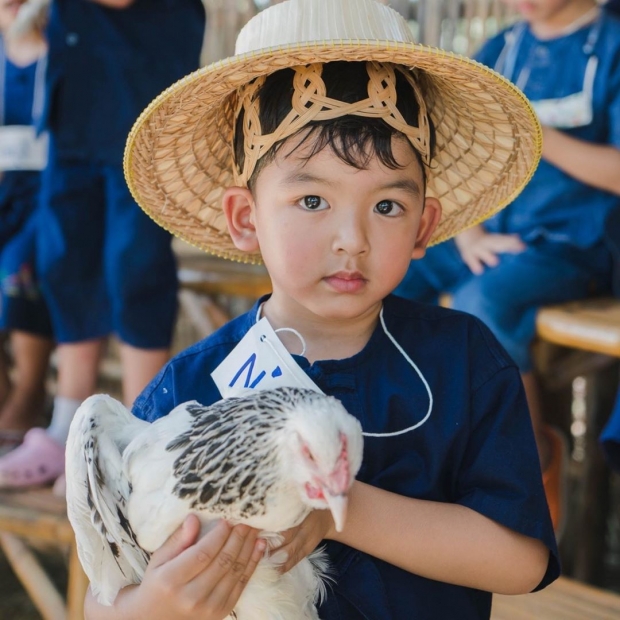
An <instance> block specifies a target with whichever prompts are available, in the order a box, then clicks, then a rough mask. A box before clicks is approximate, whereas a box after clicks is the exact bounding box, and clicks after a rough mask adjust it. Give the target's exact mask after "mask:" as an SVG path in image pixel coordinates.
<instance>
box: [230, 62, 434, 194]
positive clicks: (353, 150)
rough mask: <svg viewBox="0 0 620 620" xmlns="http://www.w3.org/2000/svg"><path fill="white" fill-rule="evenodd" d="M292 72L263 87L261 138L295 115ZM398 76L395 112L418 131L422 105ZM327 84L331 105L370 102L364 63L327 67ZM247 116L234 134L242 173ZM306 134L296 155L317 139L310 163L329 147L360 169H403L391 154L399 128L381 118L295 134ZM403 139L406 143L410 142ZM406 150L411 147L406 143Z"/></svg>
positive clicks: (326, 123)
mask: <svg viewBox="0 0 620 620" xmlns="http://www.w3.org/2000/svg"><path fill="white" fill-rule="evenodd" d="M294 75H295V72H294V70H293V69H281V70H280V71H276V72H275V73H272V74H271V75H269V76H267V78H266V80H265V83H264V84H263V86H262V87H261V89H260V91H259V92H258V101H259V107H260V112H259V120H260V126H261V131H262V133H263V134H270V133H273V132H274V131H276V129H277V128H278V127H279V126H280V123H282V121H283V120H284V119H285V118H286V116H287V115H288V114H289V112H290V111H291V109H292V99H293V93H294V87H293V77H294ZM395 76H396V94H397V100H396V101H397V103H396V107H397V108H398V110H399V112H400V113H401V114H402V116H403V118H404V119H405V121H406V122H407V124H408V125H410V126H414V127H415V126H417V122H418V118H419V111H420V110H419V105H418V102H417V100H416V96H415V93H414V91H413V89H412V87H411V85H410V84H409V82H408V81H407V79H406V78H405V76H404V75H402V74H401V73H400V71H396V72H395ZM322 78H323V81H324V82H325V86H326V88H327V92H326V95H327V97H329V98H331V99H337V100H339V101H343V102H345V103H355V102H357V101H361V100H363V99H365V98H366V97H368V79H369V77H368V72H367V69H366V63H365V62H347V61H335V62H329V63H325V64H324V65H323V73H322ZM243 118H244V111H243V109H242V110H241V112H240V114H239V116H238V118H237V120H236V128H235V134H234V135H235V138H234V145H233V148H234V156H235V162H236V164H237V166H238V167H239V168H243V163H244V160H245V150H244V132H243ZM428 123H429V134H430V155H431V158H432V155H433V151H434V149H435V128H434V126H433V123H432V121H431V119H430V117H429V119H428ZM303 132H305V135H304V136H303V138H302V140H301V142H300V143H299V145H297V146H296V148H295V150H297V149H298V148H299V147H301V146H302V145H303V144H305V143H306V142H307V141H308V140H309V139H311V138H312V139H314V144H313V145H312V148H311V150H310V152H309V154H308V155H307V156H306V157H307V159H310V158H311V157H313V156H314V155H316V154H317V153H319V152H320V151H322V150H323V149H324V148H326V147H329V148H331V149H332V151H333V152H334V153H335V155H336V156H337V157H338V158H339V159H341V160H342V161H343V162H345V163H346V164H348V165H349V166H352V167H354V168H357V169H359V170H363V169H365V168H366V167H367V166H368V164H369V163H370V160H371V158H372V157H373V156H377V157H378V158H379V161H380V162H381V163H382V164H383V165H385V166H386V167H388V168H391V169H396V168H400V167H401V165H400V164H399V163H398V162H397V161H396V159H395V157H394V154H393V151H392V137H393V136H394V135H396V134H399V133H400V132H398V131H397V130H396V129H395V128H393V127H391V126H390V125H388V124H387V123H386V122H385V121H384V120H383V119H381V118H368V117H360V116H353V115H346V116H340V117H337V118H334V119H330V120H319V121H317V120H314V121H310V123H308V125H306V126H305V127H303V128H302V129H300V130H299V131H298V132H297V133H298V134H301V133H303ZM402 135H403V138H404V139H406V137H405V136H404V134H402ZM284 142H286V140H282V141H280V142H277V143H276V144H275V145H274V146H273V148H271V149H270V150H269V151H268V152H267V153H266V154H265V155H264V156H263V157H262V158H261V159H259V160H258V162H257V164H256V167H255V168H254V171H253V172H252V175H251V176H250V178H249V179H248V187H249V188H250V189H252V188H253V187H254V184H255V183H256V179H257V178H258V175H259V174H260V171H261V170H262V169H263V168H264V167H265V166H266V165H267V164H269V163H270V162H271V161H273V159H274V158H275V156H276V153H277V152H278V150H279V148H280V147H281V146H282V145H283V144H284ZM407 143H408V144H411V143H410V142H409V141H407ZM411 149H412V151H413V152H414V154H415V157H416V159H417V161H418V163H419V165H420V168H421V169H422V174H423V177H424V181H425V182H426V170H425V167H424V164H423V160H422V157H421V156H420V153H418V152H417V151H416V150H415V149H414V148H413V146H412V145H411Z"/></svg>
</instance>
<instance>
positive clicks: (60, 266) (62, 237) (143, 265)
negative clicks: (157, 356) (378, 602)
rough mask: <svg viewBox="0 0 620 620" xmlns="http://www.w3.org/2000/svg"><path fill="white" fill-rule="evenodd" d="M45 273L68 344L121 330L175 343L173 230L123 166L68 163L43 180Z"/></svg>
mask: <svg viewBox="0 0 620 620" xmlns="http://www.w3.org/2000/svg"><path fill="white" fill-rule="evenodd" d="M40 204H41V226H40V235H39V253H38V272H39V276H40V279H41V286H42V288H43V292H44V294H45V299H46V301H47V303H48V307H49V310H50V314H51V317H52V325H53V328H54V334H55V336H56V339H57V341H58V342H60V343H73V342H83V341H85V340H91V339H94V338H101V337H104V336H107V335H109V334H111V333H115V334H116V335H117V336H118V337H119V338H120V340H121V341H122V342H124V343H126V344H129V345H131V346H134V347H138V348H142V349H159V348H167V347H169V346H170V343H171V340H172V332H173V327H174V322H175V319H176V309H177V286H178V285H177V276H176V264H175V259H174V255H173V253H172V248H171V237H170V234H169V233H167V232H166V231H165V230H163V229H162V228H160V227H159V226H157V224H155V223H154V222H153V221H152V220H150V219H149V218H148V217H147V216H146V215H145V214H144V212H143V211H142V210H141V209H140V208H139V207H138V205H137V204H136V203H135V202H134V200H133V199H132V197H131V194H130V193H129V190H128V188H127V185H126V183H125V179H124V177H123V170H122V166H121V165H117V166H113V165H104V164H97V163H93V162H84V161H60V160H59V159H58V158H57V157H56V155H55V151H54V147H53V145H52V148H51V149H50V157H49V163H48V167H47V169H46V170H45V171H44V173H43V175H42V183H41V203H40Z"/></svg>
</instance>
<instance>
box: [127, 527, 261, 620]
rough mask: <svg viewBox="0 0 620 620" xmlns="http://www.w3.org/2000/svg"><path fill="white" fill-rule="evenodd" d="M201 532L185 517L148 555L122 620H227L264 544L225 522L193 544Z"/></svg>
mask: <svg viewBox="0 0 620 620" xmlns="http://www.w3.org/2000/svg"><path fill="white" fill-rule="evenodd" d="M199 531H200V523H199V521H198V519H197V518H196V517H195V516H190V517H188V518H187V519H186V520H185V522H184V524H183V525H182V526H181V527H180V528H179V529H178V530H177V531H176V532H175V533H174V534H173V535H172V536H171V537H170V538H169V539H168V540H167V541H166V542H165V543H164V544H163V545H162V546H161V548H160V549H158V550H157V551H156V552H155V553H154V554H153V555H152V557H151V561H150V562H149V565H148V567H147V569H146V572H145V574H144V579H143V580H142V583H141V584H140V585H139V586H138V587H136V588H134V589H133V590H132V591H131V593H129V596H128V597H127V598H126V599H125V601H124V602H123V607H125V610H124V611H125V612H126V614H127V615H123V617H128V618H129V617H135V618H148V619H149V620H158V619H160V618H161V619H162V620H169V619H170V618H178V619H179V620H180V619H183V618H186V619H189V618H192V619H193V618H196V619H200V620H222V619H223V618H225V617H226V616H227V615H228V614H230V612H231V611H232V609H233V608H234V606H235V605H236V604H237V601H238V600H239V596H240V595H241V593H242V592H243V589H244V588H245V586H246V584H247V582H248V581H249V579H250V577H251V576H252V574H253V573H254V569H255V568H256V566H257V564H258V562H259V561H260V559H261V558H262V557H263V552H264V550H265V541H264V540H257V536H258V530H255V529H253V528H250V527H248V526H246V525H237V526H235V527H234V528H232V527H231V526H230V525H228V524H227V523H225V522H224V521H222V522H221V523H219V524H218V525H217V526H216V528H215V529H214V530H212V531H211V532H209V533H208V534H206V535H205V536H203V537H202V538H201V539H200V540H198V541H196V539H197V537H198V534H199ZM134 610H135V612H137V613H134Z"/></svg>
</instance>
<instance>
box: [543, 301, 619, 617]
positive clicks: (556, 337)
mask: <svg viewBox="0 0 620 620" xmlns="http://www.w3.org/2000/svg"><path fill="white" fill-rule="evenodd" d="M536 324H537V332H538V335H539V338H540V340H541V342H542V343H543V345H544V347H543V352H542V354H541V352H540V350H539V354H538V355H537V356H536V359H537V361H538V367H539V369H540V370H541V375H542V377H543V378H545V379H546V382H547V386H548V387H549V386H551V390H550V391H549V393H548V395H547V398H546V399H545V409H546V411H547V412H548V413H549V415H550V416H551V417H553V416H555V420H553V421H554V422H555V423H557V424H559V425H562V426H563V428H564V430H565V431H568V429H569V427H570V423H571V412H570V406H571V398H570V396H571V395H570V393H569V392H570V389H571V388H570V385H571V383H572V381H573V379H574V378H576V377H578V376H582V377H584V378H585V379H586V396H585V403H586V413H585V421H586V430H585V436H584V437H583V447H584V455H585V457H584V459H583V461H582V464H581V472H580V473H579V475H578V476H577V477H576V481H575V483H574V484H575V486H576V489H575V492H574V493H573V496H574V498H575V501H574V508H573V510H572V514H571V511H570V510H569V513H568V519H567V527H566V532H565V536H564V540H563V541H562V557H563V562H564V566H565V569H566V570H567V572H568V573H569V574H570V575H571V576H573V577H576V578H578V579H580V580H582V581H588V582H590V583H598V582H600V577H601V572H602V569H603V562H602V558H603V556H604V552H605V533H606V517H607V513H608V510H609V483H610V471H609V467H608V466H607V463H606V462H605V458H604V455H603V453H602V450H601V448H600V445H599V437H600V433H601V431H602V429H603V427H604V425H605V423H606V421H607V419H608V417H609V414H610V412H611V410H612V407H613V404H614V401H615V397H616V393H617V389H618V377H619V369H620V363H619V361H620V299H613V298H597V299H585V300H581V301H575V302H570V303H567V304H563V305H558V306H552V307H547V308H543V309H542V310H540V311H539V313H538V316H537V323H536ZM550 344H551V345H553V346H551V347H549V346H548V345H550ZM563 386H564V388H565V395H564V397H563V396H562V390H561V388H562V387H563ZM566 386H568V389H566ZM618 617H620V616H618Z"/></svg>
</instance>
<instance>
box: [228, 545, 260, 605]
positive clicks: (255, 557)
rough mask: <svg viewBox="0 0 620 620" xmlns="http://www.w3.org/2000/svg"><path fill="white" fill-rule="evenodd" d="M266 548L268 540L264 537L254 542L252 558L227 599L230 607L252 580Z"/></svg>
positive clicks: (235, 602)
mask: <svg viewBox="0 0 620 620" xmlns="http://www.w3.org/2000/svg"><path fill="white" fill-rule="evenodd" d="M265 549H267V541H265V540H264V539H262V538H259V539H257V540H255V541H254V544H253V545H252V548H251V554H250V559H249V560H248V562H247V564H246V566H245V570H244V571H243V574H242V575H241V576H240V577H239V579H238V580H237V583H235V584H234V586H233V588H232V590H231V591H230V594H229V596H228V600H227V603H226V604H227V606H228V608H231V607H234V606H235V605H236V604H237V601H238V600H239V597H240V596H241V593H242V592H243V590H244V589H245V586H247V585H248V581H250V579H251V577H252V575H253V574H254V571H255V570H256V567H257V566H258V563H259V562H260V561H261V560H262V559H263V557H264V556H265Z"/></svg>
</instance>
